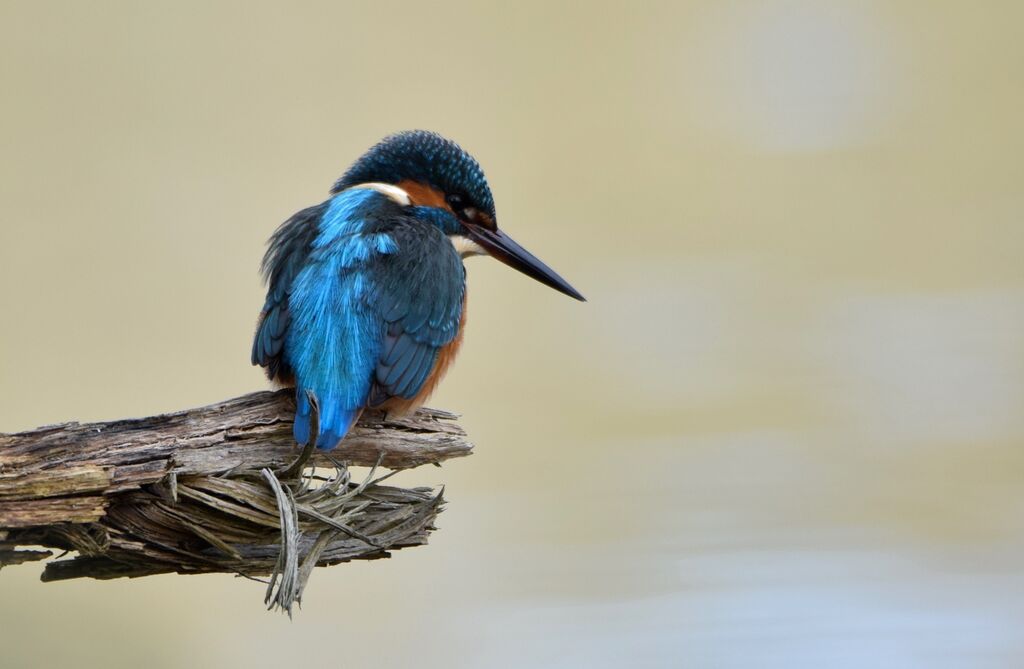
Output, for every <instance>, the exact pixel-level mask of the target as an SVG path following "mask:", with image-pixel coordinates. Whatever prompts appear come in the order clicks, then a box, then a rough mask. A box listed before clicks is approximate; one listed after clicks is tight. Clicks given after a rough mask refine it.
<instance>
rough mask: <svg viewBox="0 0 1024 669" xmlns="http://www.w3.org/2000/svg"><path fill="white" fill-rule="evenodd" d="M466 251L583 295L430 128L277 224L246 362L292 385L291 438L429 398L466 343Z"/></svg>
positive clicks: (401, 137)
mask: <svg viewBox="0 0 1024 669" xmlns="http://www.w3.org/2000/svg"><path fill="white" fill-rule="evenodd" d="M473 255H490V256H492V257H494V258H496V259H497V260H500V261H501V262H503V263H505V264H506V265H509V266H510V267H513V268H515V269H517V270H519V271H520V272H523V273H524V274H526V275H528V276H530V277H533V278H534V279H536V280H538V281H540V282H541V283H544V284H546V285H548V286H550V287H552V288H554V289H555V290H558V291H560V292H562V293H565V294H566V295H569V296H571V297H574V298H576V299H577V300H581V301H582V300H583V299H584V298H583V296H582V295H580V293H578V292H577V291H576V290H575V289H574V288H573V287H572V286H570V285H569V284H568V282H566V281H565V279H563V278H562V277H560V276H559V275H558V274H556V273H555V272H554V271H553V270H551V269H550V268H549V267H547V266H546V265H545V264H544V263H542V262H541V261H540V260H538V259H537V258H535V257H534V256H533V255H531V254H530V253H529V252H528V251H526V249H524V248H523V247H521V246H519V244H517V243H516V242H515V241H513V240H512V239H511V238H510V237H509V236H508V235H506V234H505V233H504V232H503V231H501V230H499V229H498V227H497V223H496V216H495V212H494V199H493V197H492V196H491V190H490V188H489V187H488V185H487V180H486V179H485V178H484V173H483V170H481V169H480V165H479V164H478V163H477V161H476V160H475V159H474V158H473V157H472V156H470V155H469V154H468V153H466V152H465V151H464V150H462V148H460V147H459V145H458V144H456V143H455V142H452V141H451V140H448V139H445V138H444V137H442V136H440V135H438V134H436V133H433V132H427V131H422V130H416V131H409V132H402V133H398V134H395V135H391V136H390V137H387V138H385V139H384V140H382V141H381V142H380V143H378V144H377V145H376V146H374V147H373V148H371V149H370V150H369V151H367V152H366V153H365V154H363V156H362V157H361V158H359V160H357V161H356V162H355V163H354V164H353V165H352V167H351V168H349V170H348V171H347V172H346V173H345V174H344V175H343V176H342V177H341V178H340V179H338V181H337V182H336V183H335V184H334V187H333V188H332V189H331V197H330V198H329V199H327V200H326V201H324V202H322V203H320V204H318V205H315V206H312V207H309V208H308V209H303V210H302V211H300V212H298V213H297V214H295V215H294V216H292V217H291V218H289V219H288V220H287V221H285V222H284V223H283V224H282V225H281V227H280V228H278V229H277V231H276V232H275V233H274V234H273V236H272V237H271V239H270V242H269V245H268V249H267V253H266V255H265V256H264V258H263V266H262V271H263V275H264V278H265V280H266V281H267V286H268V289H267V299H266V302H265V304H264V305H263V311H262V313H261V314H260V319H259V323H258V325H257V330H256V336H255V340H254V341H253V347H252V363H253V364H254V365H260V366H261V367H265V368H266V372H267V376H268V377H269V378H270V379H271V380H272V381H277V382H279V383H281V384H283V385H286V386H291V385H294V386H295V390H296V412H295V427H294V434H295V439H296V441H297V442H299V443H300V444H307V443H309V440H310V439H311V438H312V439H315V442H316V446H317V448H320V449H324V450H330V449H333V448H335V447H336V446H337V445H338V443H339V442H340V441H341V439H342V438H343V437H344V436H345V434H346V433H347V432H348V431H349V429H350V428H351V427H352V425H353V424H354V423H355V422H356V420H357V419H358V418H359V415H360V414H361V413H362V411H363V410H364V409H366V408H378V407H380V408H384V409H386V410H388V411H391V412H397V413H403V412H406V411H409V410H411V409H413V408H415V407H417V406H420V405H421V404H422V403H423V402H425V401H426V399H427V397H428V396H429V395H430V393H431V392H432V391H433V390H434V388H435V387H436V385H437V383H438V382H439V381H440V380H441V377H442V376H443V375H444V373H445V371H446V370H447V368H448V366H449V365H450V364H451V363H452V360H453V359H454V358H455V354H456V352H457V351H458V348H459V345H460V344H461V342H462V331H463V328H464V326H465V322H466V271H465V268H464V267H463V264H462V260H463V258H466V257H468V256H473ZM310 396H312V397H313V398H314V400H315V402H316V404H317V413H318V421H317V423H318V427H319V429H318V434H316V435H312V434H310V433H311V431H312V430H313V427H312V425H311V423H312V422H313V421H312V411H313V407H312V406H311V403H310Z"/></svg>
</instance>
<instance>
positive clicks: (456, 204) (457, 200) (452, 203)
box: [446, 193, 466, 212]
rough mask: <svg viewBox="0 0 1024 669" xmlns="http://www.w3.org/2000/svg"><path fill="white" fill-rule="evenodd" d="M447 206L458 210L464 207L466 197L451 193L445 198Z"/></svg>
mask: <svg viewBox="0 0 1024 669" xmlns="http://www.w3.org/2000/svg"><path fill="white" fill-rule="evenodd" d="M446 199H447V201H448V206H449V207H451V208H452V211H455V212H458V211H461V210H463V209H465V208H466V198H464V197H462V196H461V195H459V194H458V193H452V194H451V195H449V196H448V197H447V198H446Z"/></svg>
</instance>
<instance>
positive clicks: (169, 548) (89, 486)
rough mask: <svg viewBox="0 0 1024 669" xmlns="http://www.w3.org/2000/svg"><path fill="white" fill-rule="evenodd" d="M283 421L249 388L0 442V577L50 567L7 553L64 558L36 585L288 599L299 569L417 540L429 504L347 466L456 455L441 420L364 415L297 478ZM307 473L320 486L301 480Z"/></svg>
mask: <svg viewBox="0 0 1024 669" xmlns="http://www.w3.org/2000/svg"><path fill="white" fill-rule="evenodd" d="M293 414H294V402H293V400H292V391H278V392H260V393H253V394H250V395H245V396H243V397H239V398H236V399H232V400H228V401H226V402H221V403H219V404H215V405H212V406H208V407H203V408H200V409H193V410H190V411H182V412H178V413H174V414H168V415H163V416H154V417H149V418H140V419H133V420H122V421H114V422H108V423H93V424H86V425H80V424H77V423H66V424H63V425H55V426H50V427H44V428H40V429H37V430H32V431H29V432H22V433H19V434H0V566H2V565H4V564H8V565H9V564H16V563H20V562H26V561H30V560H38V559H42V558H44V557H47V556H49V552H47V551H26V550H18V548H19V547H26V546H42V547H47V548H56V549H59V550H72V551H76V552H77V553H78V555H77V556H76V557H73V558H71V559H66V560H57V561H51V562H50V563H48V564H47V566H46V569H45V571H44V573H43V580H60V579H66V578H77V577H82V576H88V577H94V578H115V577H119V576H143V575H149V574H157V573H166V572H179V573H200V572H233V573H238V574H244V575H258V574H268V573H275V579H274V582H276V583H277V588H278V591H280V589H282V588H284V589H288V588H291V589H292V590H294V592H293V593H292V594H293V595H295V596H297V595H298V594H301V588H302V585H304V583H305V579H306V578H308V576H309V572H310V571H311V570H312V567H313V566H316V565H325V564H334V563H337V562H343V561H347V560H352V559H372V558H379V557H386V556H387V555H388V553H387V551H388V550H392V549H397V548H402V547H406V546H414V545H420V544H423V543H425V542H426V539H427V534H428V532H429V531H430V530H431V529H433V525H432V523H433V520H434V518H435V517H436V515H437V513H438V512H439V511H440V508H441V504H442V502H441V496H440V494H439V493H434V492H433V491H432V490H430V489H423V488H416V489H411V490H410V489H402V488H395V487H390V486H384V485H381V484H380V480H379V479H372V478H368V479H367V480H365V481H363V482H362V483H356V482H353V481H351V480H349V475H348V470H347V465H362V466H372V467H376V466H378V465H380V466H384V467H387V468H389V469H393V470H397V469H407V468H411V467H416V466H419V465H423V464H439V463H441V462H442V461H444V460H447V459H449V458H453V457H460V456H465V455H468V454H469V453H470V450H471V448H472V446H471V445H470V444H469V442H468V441H467V440H466V437H465V433H464V432H463V430H462V429H461V428H460V427H459V426H458V424H457V423H455V420H454V419H455V418H456V416H454V415H452V414H449V413H446V412H443V411H438V410H435V409H421V410H420V411H418V412H417V413H416V414H414V415H411V416H407V417H403V418H386V417H385V416H383V415H381V414H376V413H367V414H365V415H364V416H363V418H362V419H361V420H360V422H359V424H358V425H357V426H356V427H355V428H354V429H353V430H352V432H351V433H350V434H349V435H348V436H347V437H346V438H345V441H344V442H343V444H342V445H341V446H340V447H339V448H338V449H337V450H335V451H333V452H331V453H327V454H325V453H320V452H316V453H313V454H312V456H311V459H310V460H309V461H308V463H304V464H308V465H309V467H307V468H305V473H306V474H307V476H305V477H304V478H303V477H302V476H301V473H302V472H303V470H304V468H303V467H298V468H294V467H292V468H290V469H286V468H288V465H289V463H294V461H295V460H296V457H297V455H298V454H299V451H298V449H297V448H296V446H295V443H294V441H293V440H292V437H291V422H292V416H293ZM314 466H315V467H320V468H324V467H330V468H331V469H332V470H333V471H334V476H333V477H328V478H324V477H313V476H312V472H313V471H322V470H313V469H311V467H314ZM275 472H276V473H277V475H275ZM296 473H298V475H296ZM278 475H280V479H281V480H279V476H278ZM372 475H373V474H372V473H371V477H372ZM282 484H283V485H282ZM285 549H287V550H285ZM300 560H301V561H302V564H301V565H300V564H299V561H300ZM282 561H283V562H282ZM285 563H287V564H285ZM289 573H290V574H291V578H292V579H293V582H290V583H289V582H288V574H289ZM276 576H282V578H284V582H280V581H278V580H277V578H276ZM296 579H297V580H296ZM293 599H294V597H292V600H293ZM282 601H284V602H285V603H286V604H287V603H290V601H291V600H289V598H288V597H283V598H282Z"/></svg>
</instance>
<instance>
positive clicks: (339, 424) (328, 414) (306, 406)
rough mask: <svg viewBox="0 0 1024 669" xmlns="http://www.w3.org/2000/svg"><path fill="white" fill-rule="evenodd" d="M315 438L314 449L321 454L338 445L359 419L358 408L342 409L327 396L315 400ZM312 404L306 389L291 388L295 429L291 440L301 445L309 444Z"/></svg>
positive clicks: (311, 425)
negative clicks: (293, 400) (293, 396)
mask: <svg viewBox="0 0 1024 669" xmlns="http://www.w3.org/2000/svg"><path fill="white" fill-rule="evenodd" d="M313 399H314V401H315V402H316V403H317V409H318V410H317V421H316V422H317V435H316V447H317V448H319V449H320V450H322V451H330V450H333V449H334V448H335V447H336V446H337V445H338V442H340V441H341V440H342V438H343V437H344V436H345V435H346V434H348V431H349V430H350V429H351V428H352V426H353V425H354V424H355V422H356V420H358V419H359V414H361V413H362V412H363V410H362V408H358V409H345V408H343V407H342V406H341V403H339V402H338V401H337V400H335V399H334V398H332V397H331V396H330V395H327V396H325V397H317V396H315V395H314V397H313ZM313 429H314V428H313V404H312V402H311V401H310V394H307V392H306V389H304V388H300V387H297V388H296V389H295V427H294V428H293V430H292V431H293V434H294V435H295V441H297V442H298V443H300V444H302V445H303V446H305V445H306V444H308V443H309V439H310V436H311V433H312V432H313Z"/></svg>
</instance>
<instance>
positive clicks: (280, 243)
mask: <svg viewBox="0 0 1024 669" xmlns="http://www.w3.org/2000/svg"><path fill="white" fill-rule="evenodd" d="M325 208H326V203H323V204H318V205H316V206H314V207H309V208H307V209H303V210H302V211H300V212H298V213H297V214H295V215H294V216H292V217H291V218H289V219H288V220H287V221H285V222H284V223H282V224H281V226H280V227H279V228H278V229H277V231H276V232H275V233H274V235H273V236H272V237H271V238H270V243H269V245H268V248H267V253H266V255H265V256H264V257H263V266H262V272H263V275H264V277H265V278H266V281H267V299H266V301H265V302H264V304H263V311H262V312H261V314H260V320H259V324H258V325H257V327H256V336H255V337H254V338H253V342H252V364H254V365H259V366H260V367H265V368H266V370H267V376H268V377H269V378H270V379H271V380H274V379H279V380H281V381H290V379H291V377H292V370H291V367H290V366H289V364H288V361H287V360H286V359H285V356H284V342H285V336H286V334H287V332H288V326H289V325H290V323H291V312H290V311H289V309H288V293H289V292H290V291H291V286H292V282H293V281H294V280H295V277H296V276H297V275H298V273H299V270H300V269H302V266H303V265H304V264H305V262H306V259H307V258H308V257H309V253H310V250H311V248H312V244H313V239H314V238H315V237H316V233H317V222H318V221H319V220H320V218H321V216H323V212H324V210H325Z"/></svg>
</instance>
